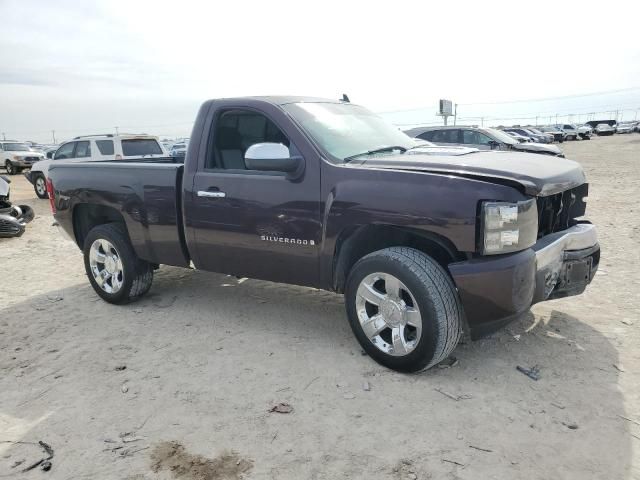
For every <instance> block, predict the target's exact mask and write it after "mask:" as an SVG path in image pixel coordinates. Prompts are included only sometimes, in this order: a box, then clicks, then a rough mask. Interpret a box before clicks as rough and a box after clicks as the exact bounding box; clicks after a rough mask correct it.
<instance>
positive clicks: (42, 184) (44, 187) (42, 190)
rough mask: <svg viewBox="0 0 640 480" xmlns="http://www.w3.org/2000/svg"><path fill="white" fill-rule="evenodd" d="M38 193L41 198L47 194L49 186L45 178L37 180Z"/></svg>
mask: <svg viewBox="0 0 640 480" xmlns="http://www.w3.org/2000/svg"><path fill="white" fill-rule="evenodd" d="M36 192H37V193H38V195H40V196H44V195H45V194H46V193H47V185H46V184H45V181H44V177H42V176H38V177H37V178H36Z"/></svg>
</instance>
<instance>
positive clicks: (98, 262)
mask: <svg viewBox="0 0 640 480" xmlns="http://www.w3.org/2000/svg"><path fill="white" fill-rule="evenodd" d="M89 266H90V267H91V274H92V275H93V279H94V280H95V281H96V283H97V284H98V286H99V287H100V288H101V289H102V290H104V291H105V292H107V293H117V292H118V291H120V289H121V288H122V284H123V282H124V272H123V268H122V261H121V260H120V254H119V253H118V251H117V250H116V248H115V247H114V246H113V245H112V244H111V242H109V241H108V240H104V239H98V240H96V241H95V242H93V243H92V244H91V250H90V252H89Z"/></svg>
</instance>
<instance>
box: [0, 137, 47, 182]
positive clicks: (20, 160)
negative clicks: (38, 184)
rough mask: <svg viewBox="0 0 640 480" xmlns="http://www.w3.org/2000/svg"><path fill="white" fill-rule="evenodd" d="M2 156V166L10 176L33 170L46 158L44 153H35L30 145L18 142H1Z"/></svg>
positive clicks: (0, 159) (0, 151)
mask: <svg viewBox="0 0 640 480" xmlns="http://www.w3.org/2000/svg"><path fill="white" fill-rule="evenodd" d="M0 155H1V157H0V165H2V166H4V168H5V170H6V171H7V174H9V175H15V174H17V173H20V172H21V171H22V170H24V169H25V168H31V166H32V165H33V164H34V163H36V162H39V161H40V160H42V159H43V158H44V155H43V154H42V153H40V152H35V151H33V150H32V149H31V146H30V145H29V144H27V143H23V142H17V141H0Z"/></svg>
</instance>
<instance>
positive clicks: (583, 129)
mask: <svg viewBox="0 0 640 480" xmlns="http://www.w3.org/2000/svg"><path fill="white" fill-rule="evenodd" d="M578 135H580V138H581V139H583V140H591V135H593V128H591V125H586V124H585V125H580V126H578Z"/></svg>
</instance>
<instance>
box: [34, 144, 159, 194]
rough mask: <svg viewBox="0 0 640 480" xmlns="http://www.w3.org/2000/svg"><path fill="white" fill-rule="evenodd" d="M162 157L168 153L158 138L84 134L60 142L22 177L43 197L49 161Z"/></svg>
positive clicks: (45, 190)
mask: <svg viewBox="0 0 640 480" xmlns="http://www.w3.org/2000/svg"><path fill="white" fill-rule="evenodd" d="M166 156H168V154H167V152H166V151H165V150H164V148H163V147H162V145H161V144H160V142H159V141H158V137H154V136H151V135H134V134H126V135H124V134H123V135H87V136H85V137H76V138H74V139H73V140H71V141H69V142H65V143H63V144H61V145H60V146H59V147H58V149H57V150H56V153H55V154H54V155H53V158H52V159H50V160H42V161H40V162H38V163H35V164H34V165H33V166H32V167H31V171H30V172H29V173H26V174H25V177H27V180H29V182H31V183H32V184H33V188H34V190H35V191H36V195H37V196H38V198H47V172H48V171H49V165H51V162H65V163H66V162H91V161H98V160H129V159H135V158H140V157H145V158H157V157H166Z"/></svg>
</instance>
